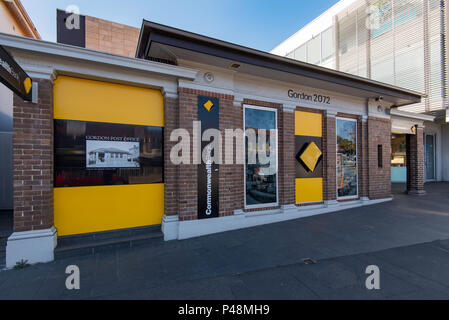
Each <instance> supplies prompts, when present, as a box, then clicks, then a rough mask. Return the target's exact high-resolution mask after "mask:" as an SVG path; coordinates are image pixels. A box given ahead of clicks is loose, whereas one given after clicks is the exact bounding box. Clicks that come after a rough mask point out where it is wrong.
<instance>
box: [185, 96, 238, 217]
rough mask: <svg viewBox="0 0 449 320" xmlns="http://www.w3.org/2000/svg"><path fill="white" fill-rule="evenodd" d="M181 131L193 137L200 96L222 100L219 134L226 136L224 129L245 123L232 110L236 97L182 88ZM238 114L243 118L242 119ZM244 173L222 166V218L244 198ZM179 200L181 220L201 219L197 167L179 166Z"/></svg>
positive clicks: (232, 167) (231, 211)
mask: <svg viewBox="0 0 449 320" xmlns="http://www.w3.org/2000/svg"><path fill="white" fill-rule="evenodd" d="M178 94H179V114H178V124H179V128H183V129H186V130H187V131H188V132H189V133H190V136H191V137H193V121H197V120H198V96H199V95H201V96H207V97H211V98H218V99H220V130H221V131H222V134H224V129H226V128H225V127H227V126H228V125H233V127H235V128H236V127H237V126H238V125H240V126H241V122H242V120H240V119H243V113H242V111H241V110H240V111H239V110H238V108H235V107H234V106H233V103H234V97H233V96H231V95H225V94H219V93H214V92H208V91H201V90H193V89H187V88H179V90H178ZM239 112H240V114H241V117H240V116H239ZM193 152H196V150H192V152H191V155H190V157H191V163H193ZM242 173H243V169H242V170H241V171H240V174H239V169H238V166H236V165H233V166H231V165H229V166H226V165H221V166H220V173H219V180H220V186H219V192H220V198H219V201H220V208H219V211H220V216H227V215H232V214H234V210H235V209H237V207H236V205H237V204H238V202H239V200H240V197H241V195H239V194H241V190H240V189H237V188H238V185H237V184H238V181H236V180H237V177H238V176H239V175H240V176H242ZM178 188H179V193H178V199H179V206H178V207H179V220H180V221H187V220H196V219H197V218H198V208H197V206H198V165H196V164H189V165H185V164H182V165H179V166H178Z"/></svg>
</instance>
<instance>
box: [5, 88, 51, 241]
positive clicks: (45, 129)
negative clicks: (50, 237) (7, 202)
mask: <svg viewBox="0 0 449 320" xmlns="http://www.w3.org/2000/svg"><path fill="white" fill-rule="evenodd" d="M35 81H36V82H38V85H39V89H38V90H39V101H38V103H37V104H32V103H29V102H25V101H23V100H22V99H21V98H19V97H18V96H16V95H14V106H13V114H14V115H13V118H14V138H13V153H14V232H23V231H32V230H42V229H49V228H51V227H52V226H53V220H54V219H53V85H52V83H51V82H50V81H49V80H35Z"/></svg>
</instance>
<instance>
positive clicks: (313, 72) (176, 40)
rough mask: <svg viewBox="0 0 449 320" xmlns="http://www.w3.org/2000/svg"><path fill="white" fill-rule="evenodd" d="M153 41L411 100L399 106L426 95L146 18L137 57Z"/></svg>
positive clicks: (145, 51) (419, 99) (144, 55)
mask: <svg viewBox="0 0 449 320" xmlns="http://www.w3.org/2000/svg"><path fill="white" fill-rule="evenodd" d="M152 42H157V43H162V44H166V45H172V46H176V47H180V48H184V49H187V50H192V51H196V52H201V53H206V54H210V55H214V56H217V57H221V58H227V59H231V60H235V61H239V62H243V63H249V64H253V65H258V66H261V67H266V68H271V69H274V70H278V71H284V72H288V73H293V74H298V75H302V76H306V77H310V78H315V79H319V80H324V81H328V82H332V83H337V84H341V85H344V86H348V87H353V88H357V89H361V90H366V91H369V92H375V93H377V94H378V95H379V96H382V95H388V96H392V97H395V98H397V99H402V100H407V101H408V103H402V104H398V106H404V105H408V104H413V103H419V102H421V99H422V97H424V95H423V94H421V93H418V92H415V91H411V90H407V89H403V88H399V87H395V86H392V85H389V84H385V83H381V82H378V81H374V80H370V79H365V78H362V77H358V76H355V75H351V74H347V73H343V72H340V71H335V70H332V69H328V68H324V67H320V66H316V65H312V64H309V63H305V62H301V61H297V60H293V59H289V58H285V57H281V56H277V55H274V54H271V53H267V52H263V51H259V50H256V49H251V48H247V47H244V46H240V45H236V44H233V43H229V42H226V41H222V40H218V39H214V38H210V37H206V36H203V35H199V34H195V33H191V32H188V31H184V30H180V29H176V28H173V27H169V26H165V25H161V24H158V23H154V22H150V21H147V20H144V21H143V23H142V29H141V33H140V39H139V44H138V48H137V53H136V57H138V58H143V59H144V58H146V57H147V55H148V52H149V49H150V46H151V43H152Z"/></svg>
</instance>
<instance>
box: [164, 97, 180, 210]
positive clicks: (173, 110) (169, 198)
mask: <svg viewBox="0 0 449 320" xmlns="http://www.w3.org/2000/svg"><path fill="white" fill-rule="evenodd" d="M176 128H178V99H177V98H169V97H164V183H165V185H164V208H165V211H164V213H165V215H167V216H173V215H177V214H178V182H177V179H178V178H177V177H178V174H179V172H178V167H177V166H176V165H174V164H173V163H172V162H171V161H170V151H171V149H172V148H173V146H175V145H176V142H171V141H170V135H171V133H172V131H173V130H175V129H176Z"/></svg>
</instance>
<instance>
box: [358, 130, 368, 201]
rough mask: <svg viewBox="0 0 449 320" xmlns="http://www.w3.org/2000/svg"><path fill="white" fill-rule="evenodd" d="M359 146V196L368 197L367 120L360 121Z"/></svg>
mask: <svg viewBox="0 0 449 320" xmlns="http://www.w3.org/2000/svg"><path fill="white" fill-rule="evenodd" d="M359 136H360V137H361V139H360V148H359V175H360V176H359V181H360V185H359V194H360V197H368V174H369V170H368V169H369V157H368V122H367V121H362V122H361V123H360V133H359Z"/></svg>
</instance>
